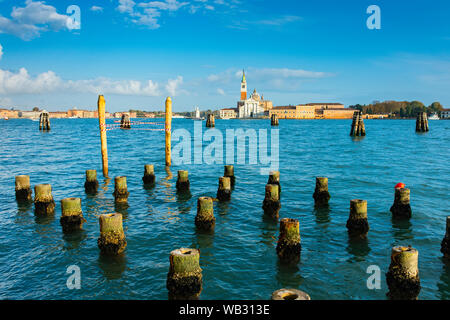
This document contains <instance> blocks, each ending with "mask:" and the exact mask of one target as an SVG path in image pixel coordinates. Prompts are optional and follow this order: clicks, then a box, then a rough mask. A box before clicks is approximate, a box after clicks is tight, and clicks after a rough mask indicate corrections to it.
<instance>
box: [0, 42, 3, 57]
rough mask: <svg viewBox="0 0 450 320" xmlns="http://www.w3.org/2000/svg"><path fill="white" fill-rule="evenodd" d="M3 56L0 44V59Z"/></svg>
mask: <svg viewBox="0 0 450 320" xmlns="http://www.w3.org/2000/svg"><path fill="white" fill-rule="evenodd" d="M2 57H3V46H2V45H1V44H0V60H1V59H2Z"/></svg>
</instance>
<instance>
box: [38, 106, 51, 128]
mask: <svg viewBox="0 0 450 320" xmlns="http://www.w3.org/2000/svg"><path fill="white" fill-rule="evenodd" d="M39 130H42V131H50V118H49V115H48V112H47V111H45V110H43V111H42V112H41V113H40V114H39Z"/></svg>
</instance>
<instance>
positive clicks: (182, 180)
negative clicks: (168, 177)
mask: <svg viewBox="0 0 450 320" xmlns="http://www.w3.org/2000/svg"><path fill="white" fill-rule="evenodd" d="M176 187H177V191H178V192H188V191H189V187H190V182H189V172H188V171H187V170H178V178H177V184H176Z"/></svg>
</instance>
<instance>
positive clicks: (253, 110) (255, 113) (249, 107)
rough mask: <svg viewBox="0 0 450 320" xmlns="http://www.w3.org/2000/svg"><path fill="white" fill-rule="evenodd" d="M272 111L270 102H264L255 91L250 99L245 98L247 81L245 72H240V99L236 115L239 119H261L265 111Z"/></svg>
mask: <svg viewBox="0 0 450 320" xmlns="http://www.w3.org/2000/svg"><path fill="white" fill-rule="evenodd" d="M270 109H272V101H270V100H264V97H263V96H260V95H259V94H258V93H257V92H256V89H254V90H253V93H252V94H251V95H250V97H247V80H246V78H245V71H242V80H241V99H240V100H239V101H238V102H237V115H238V116H239V118H257V117H262V116H263V115H264V112H265V111H269V110H270Z"/></svg>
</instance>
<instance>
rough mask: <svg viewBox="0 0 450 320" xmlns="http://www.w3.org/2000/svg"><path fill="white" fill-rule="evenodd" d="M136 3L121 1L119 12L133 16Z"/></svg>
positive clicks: (126, 0)
mask: <svg viewBox="0 0 450 320" xmlns="http://www.w3.org/2000/svg"><path fill="white" fill-rule="evenodd" d="M135 4H136V2H134V1H133V0H119V6H118V7H117V10H119V12H121V13H130V14H132V13H133V11H134V6H135Z"/></svg>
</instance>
